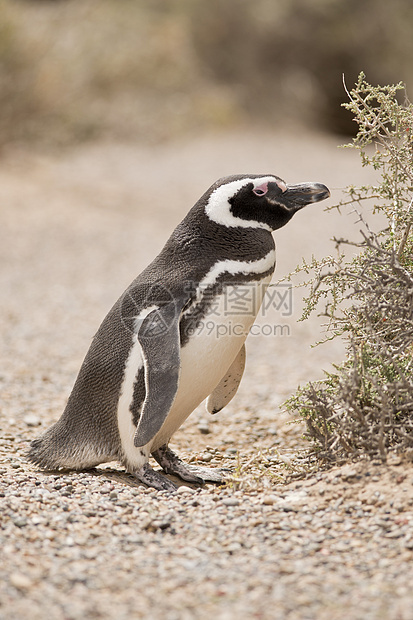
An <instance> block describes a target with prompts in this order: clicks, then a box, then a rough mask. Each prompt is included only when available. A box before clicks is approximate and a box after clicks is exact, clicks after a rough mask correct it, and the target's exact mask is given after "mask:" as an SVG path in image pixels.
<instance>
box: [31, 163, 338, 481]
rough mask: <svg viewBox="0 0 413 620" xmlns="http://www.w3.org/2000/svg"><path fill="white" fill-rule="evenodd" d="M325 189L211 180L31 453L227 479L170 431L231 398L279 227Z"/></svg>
mask: <svg viewBox="0 0 413 620" xmlns="http://www.w3.org/2000/svg"><path fill="white" fill-rule="evenodd" d="M329 195H330V193H329V190H328V188H327V187H326V186H325V185H322V184H320V183H301V184H297V185H287V184H286V183H285V181H283V180H282V179H281V178H280V177H278V176H275V175H271V174H268V175H256V174H249V175H246V174H243V175H234V176H228V177H224V178H222V179H220V180H218V181H217V182H216V183H214V184H213V185H212V186H211V187H210V188H209V189H208V190H207V191H206V192H205V193H204V194H203V196H201V198H200V199H199V200H198V202H197V203H196V204H195V205H194V207H192V209H191V210H190V211H189V213H188V214H187V215H186V217H185V218H184V219H183V221H182V222H181V223H180V224H179V225H178V226H177V228H176V229H175V230H174V231H173V233H172V235H171V236H170V238H169V239H168V241H167V243H166V245H165V247H164V248H163V250H162V251H161V252H160V254H159V255H158V256H157V257H156V258H155V259H154V260H153V262H152V263H150V265H149V266H148V267H147V268H146V269H145V270H144V271H143V272H142V273H141V274H140V275H139V276H138V277H137V278H136V279H135V280H134V281H133V282H132V284H131V285H130V286H129V287H128V288H127V289H126V291H125V292H124V294H123V295H122V296H121V297H120V299H118V301H117V302H116V303H115V305H114V306H113V307H112V309H111V310H110V311H109V313H108V314H107V316H106V318H105V319H104V320H103V322H102V324H101V326H100V328H99V330H98V331H97V333H96V335H95V336H94V338H93V340H92V343H91V345H90V348H89V351H88V353H87V354H86V357H85V359H84V361H83V364H82V366H81V368H80V370H79V374H78V376H77V379H76V381H75V384H74V387H73V389H72V392H71V394H70V396H69V399H68V401H67V405H66V407H65V409H64V411H63V414H62V416H61V417H60V419H59V420H58V421H57V422H56V423H55V424H54V425H53V426H51V427H50V428H49V429H48V430H47V431H46V432H45V433H44V434H43V435H42V436H40V437H39V438H37V439H35V440H34V441H33V442H32V443H31V447H30V450H29V453H28V457H29V459H30V460H31V461H32V462H33V463H35V464H37V465H38V466H40V467H42V468H45V469H48V470H58V469H64V470H68V469H74V470H79V469H82V470H84V469H88V468H93V467H95V466H96V465H99V464H101V463H105V462H110V461H118V462H120V463H121V464H122V465H123V466H124V467H125V469H126V470H127V471H128V472H129V473H131V474H133V476H135V477H136V478H137V479H138V480H139V481H140V482H142V483H144V484H145V485H147V486H149V487H153V488H155V489H158V490H164V491H167V492H173V491H175V490H176V485H175V484H174V483H173V482H172V481H171V480H170V479H169V478H167V477H166V476H164V475H163V473H162V472H161V471H158V470H154V469H153V468H152V466H151V465H150V462H149V459H150V457H153V458H154V459H155V461H157V462H158V463H159V465H160V466H161V468H162V470H163V471H164V472H165V473H167V474H174V475H176V476H178V477H179V478H181V479H182V480H184V481H187V482H190V483H199V484H203V483H205V482H206V481H211V482H218V483H219V482H222V481H223V480H224V479H225V475H226V472H225V471H224V470H218V469H209V468H206V467H197V466H191V465H187V464H185V463H184V462H183V461H182V460H181V459H180V458H179V457H178V456H177V455H176V454H175V453H174V452H173V451H172V450H171V449H170V448H169V445H168V444H169V440H170V438H171V437H172V435H173V434H174V433H175V432H176V431H177V430H178V429H179V427H180V426H181V425H182V423H183V422H184V421H185V420H186V418H187V417H188V416H189V415H190V414H191V413H192V411H193V410H194V409H195V408H196V407H197V406H198V405H199V404H200V403H201V402H202V401H204V400H205V399H207V400H206V407H207V410H208V411H209V412H210V413H217V412H218V411H220V410H221V409H222V408H223V407H225V405H227V404H228V403H229V402H230V400H231V399H232V398H233V396H234V395H235V393H236V391H237V389H238V386H239V383H240V381H241V378H242V375H243V371H244V366H245V340H246V337H247V335H248V332H249V330H250V328H251V326H252V324H253V322H254V320H255V318H256V315H257V313H258V311H259V308H260V305H261V302H262V300H263V296H264V294H265V290H266V288H267V286H268V284H269V282H270V280H271V277H272V274H273V272H274V269H275V243H274V239H273V237H272V232H273V231H275V230H277V229H278V228H281V227H282V226H285V225H286V224H287V223H288V222H289V221H290V220H291V218H292V217H293V215H294V214H295V213H296V212H297V211H299V210H300V209H302V208H303V207H304V206H306V205H308V204H311V203H315V202H318V201H321V200H324V199H325V198H328V196H329Z"/></svg>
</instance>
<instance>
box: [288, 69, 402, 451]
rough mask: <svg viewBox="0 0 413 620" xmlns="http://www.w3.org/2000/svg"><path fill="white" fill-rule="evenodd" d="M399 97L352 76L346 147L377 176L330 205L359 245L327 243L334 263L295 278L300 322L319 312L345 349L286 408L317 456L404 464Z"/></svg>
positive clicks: (338, 241)
mask: <svg viewBox="0 0 413 620" xmlns="http://www.w3.org/2000/svg"><path fill="white" fill-rule="evenodd" d="M402 92H403V86H402V85H401V84H399V85H397V86H385V87H373V86H371V85H370V84H369V83H367V82H366V80H365V77H364V75H363V74H361V75H360V76H359V80H358V82H357V84H356V86H355V88H354V89H353V90H352V91H351V92H350V93H349V98H350V102H349V103H347V104H345V105H346V107H347V109H349V110H350V111H351V112H352V114H353V115H354V117H355V120H356V122H357V123H358V134H357V137H356V138H355V139H354V142H353V144H352V145H351V146H353V147H355V148H357V149H358V150H359V151H360V154H361V157H362V163H363V165H364V166H365V165H371V166H373V167H374V168H375V169H376V170H377V171H378V172H379V173H380V182H379V183H378V185H377V186H375V187H372V186H364V187H354V186H351V187H349V188H348V189H347V194H348V199H346V200H343V201H342V202H341V203H340V205H338V206H339V207H344V206H348V205H351V207H352V208H356V209H357V210H359V215H360V222H361V223H362V225H363V227H364V231H363V241H362V242H360V243H351V242H349V241H346V240H343V239H336V246H337V250H338V253H337V256H329V257H326V258H325V259H323V260H321V261H316V260H314V261H313V263H312V264H311V265H304V266H303V267H301V268H300V269H298V271H300V270H303V269H304V271H306V272H307V273H310V272H311V273H312V274H313V277H312V279H311V280H310V281H309V282H307V284H308V285H309V286H310V293H309V296H308V297H307V299H306V309H305V313H304V317H306V316H308V314H309V313H311V312H313V311H314V310H316V309H317V308H319V305H320V303H324V304H325V309H324V314H325V315H326V316H327V317H328V319H329V331H328V333H327V338H332V337H336V336H342V337H344V338H345V339H346V341H347V343H348V348H347V357H346V359H345V361H344V362H343V363H342V364H341V365H337V366H335V370H334V372H331V373H327V374H326V378H325V379H324V380H323V381H320V382H317V383H313V384H309V385H307V386H306V387H304V388H300V389H299V390H298V392H297V393H296V395H295V396H293V397H292V398H291V399H289V401H287V407H288V408H289V409H290V410H292V411H295V412H298V413H299V414H300V415H301V416H303V417H304V418H305V420H306V421H307V428H308V433H307V435H308V437H309V438H310V439H311V440H312V441H313V442H314V445H315V448H316V451H317V452H318V454H319V456H322V457H327V458H336V457H344V458H347V457H353V456H356V455H368V456H370V457H376V456H379V457H381V458H382V459H383V460H385V459H386V455H387V453H388V451H389V450H395V449H396V450H399V451H406V450H407V452H408V453H409V454H410V455H413V376H412V370H413V233H412V224H413V105H412V104H411V103H409V102H408V101H407V100H404V102H403V103H402V104H400V103H399V102H398V96H399V95H400V93H402ZM370 145H373V146H374V150H373V151H372V150H371V148H368V147H370ZM366 200H367V201H373V203H374V207H375V210H376V212H379V213H382V214H384V215H385V216H386V218H387V222H388V226H387V228H386V229H385V230H382V231H380V232H379V233H374V232H373V231H372V230H370V228H369V227H368V226H367V224H365V223H364V220H363V216H362V209H361V205H362V204H363V203H364V202H365V201H366ZM348 244H351V245H353V246H357V247H358V248H359V250H360V252H359V254H358V255H357V256H356V257H355V258H353V259H348V258H346V257H345V255H344V253H343V251H342V248H343V246H346V245H348Z"/></svg>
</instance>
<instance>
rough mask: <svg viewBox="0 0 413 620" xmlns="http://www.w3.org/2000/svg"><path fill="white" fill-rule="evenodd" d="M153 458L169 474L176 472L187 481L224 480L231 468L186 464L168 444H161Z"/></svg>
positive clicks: (175, 473) (198, 482)
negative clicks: (210, 467)
mask: <svg viewBox="0 0 413 620" xmlns="http://www.w3.org/2000/svg"><path fill="white" fill-rule="evenodd" d="M152 456H153V458H154V459H155V460H156V461H157V462H158V463H159V465H160V466H161V467H162V469H163V470H164V471H165V472H166V473H167V474H174V475H175V476H178V477H179V478H181V479H182V480H185V481H186V482H193V483H196V484H205V482H224V481H225V476H226V474H228V473H229V472H230V470H229V469H209V468H208V467H198V466H197V465H186V463H184V462H183V461H182V460H181V459H180V458H179V456H177V455H176V454H175V452H172V450H171V449H170V448H168V446H161V447H160V448H158V450H155V452H152Z"/></svg>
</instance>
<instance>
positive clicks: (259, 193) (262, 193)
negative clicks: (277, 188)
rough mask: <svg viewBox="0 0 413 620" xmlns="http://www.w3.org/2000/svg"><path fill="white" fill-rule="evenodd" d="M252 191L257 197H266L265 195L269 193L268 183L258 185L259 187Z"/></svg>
mask: <svg viewBox="0 0 413 620" xmlns="http://www.w3.org/2000/svg"><path fill="white" fill-rule="evenodd" d="M252 191H253V192H254V194H255V195H256V196H265V194H266V193H267V192H268V183H263V184H262V185H258V187H254V189H253V190H252Z"/></svg>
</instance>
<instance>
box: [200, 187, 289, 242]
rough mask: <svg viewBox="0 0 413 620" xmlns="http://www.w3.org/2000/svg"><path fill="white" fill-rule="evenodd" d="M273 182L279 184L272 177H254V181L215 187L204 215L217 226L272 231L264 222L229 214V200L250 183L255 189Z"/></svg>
mask: <svg viewBox="0 0 413 620" xmlns="http://www.w3.org/2000/svg"><path fill="white" fill-rule="evenodd" d="M269 182H273V183H274V182H275V183H279V180H278V179H277V178H276V177H274V176H266V177H256V178H254V179H251V178H248V177H246V178H245V179H239V180H238V181H230V182H229V183H224V185H220V186H219V187H217V188H216V189H215V190H214V191H213V192H212V194H211V196H210V197H209V200H208V202H207V204H206V206H205V213H206V215H207V216H208V217H209V219H210V220H212V221H213V222H216V223H217V224H222V225H223V226H228V227H238V228H264V229H265V230H269V231H270V232H271V231H272V228H271V227H270V226H268V224H265V222H258V221H256V220H243V219H242V218H240V217H235V215H233V214H232V213H231V204H230V202H229V199H230V198H232V196H234V194H236V193H237V191H239V190H240V189H241V188H242V187H245V185H248V183H252V184H253V185H254V188H255V187H259V186H260V185H263V183H269Z"/></svg>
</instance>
